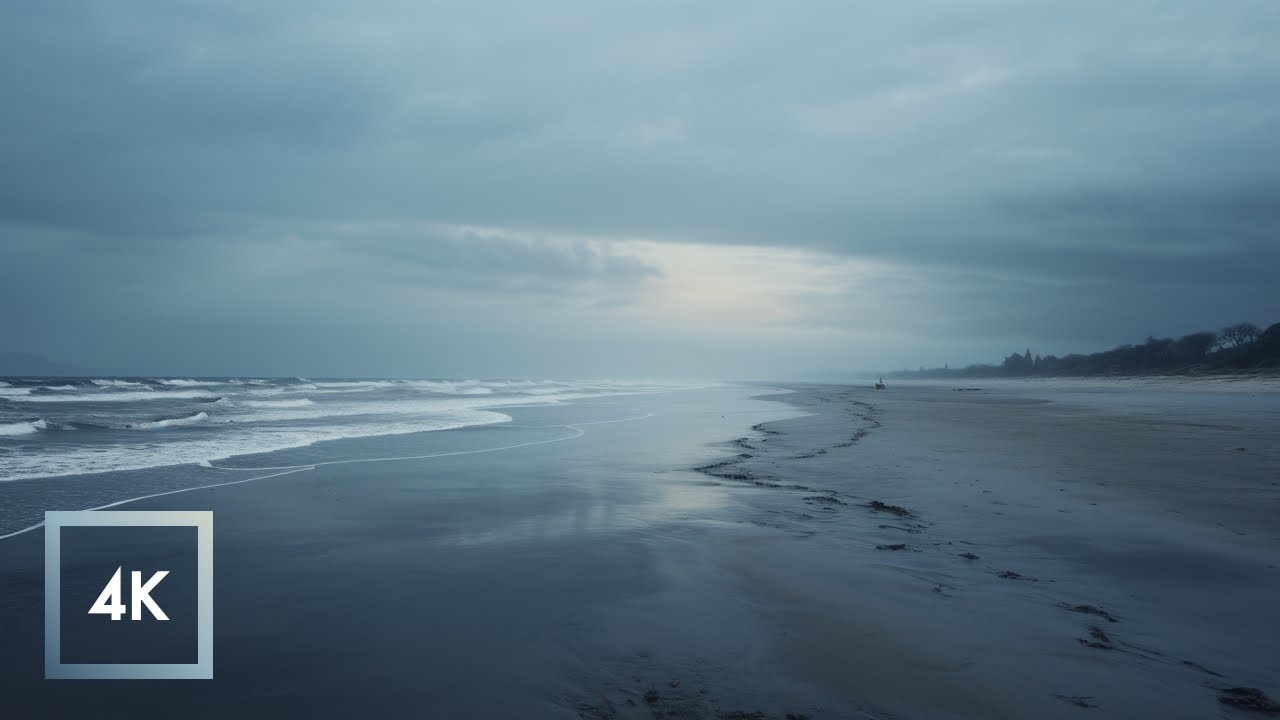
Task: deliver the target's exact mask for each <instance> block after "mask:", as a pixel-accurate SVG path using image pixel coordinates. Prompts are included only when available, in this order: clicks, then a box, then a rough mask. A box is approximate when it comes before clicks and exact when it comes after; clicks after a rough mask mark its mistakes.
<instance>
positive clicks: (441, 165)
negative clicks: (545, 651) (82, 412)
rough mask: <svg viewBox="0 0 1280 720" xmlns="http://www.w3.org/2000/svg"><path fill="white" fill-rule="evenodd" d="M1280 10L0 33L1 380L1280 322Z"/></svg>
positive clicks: (659, 16) (709, 351) (678, 17)
mask: <svg viewBox="0 0 1280 720" xmlns="http://www.w3.org/2000/svg"><path fill="white" fill-rule="evenodd" d="M1277 38H1280V3H1277V2H1275V0H1259V1H1257V2H1247V1H1240V2H1236V1H1233V0H1214V1H1213V2H1193V1H1186V2H1176V3H1175V2H1167V1H1161V2H1143V1H1141V0H1130V1H1129V2H1125V3H1115V2H1081V1H1078V0H1077V1H1074V2H1059V3H1041V2H1032V1H1029V0H1013V1H1010V2H994V1H992V2H986V1H979V2H956V1H955V0H936V1H932V2H924V1H921V2H909V3H907V2H903V3H888V2H880V3H856V2H831V3H791V2H787V3H783V2H768V3H747V2H736V1H735V2H723V3H712V2H706V3H690V2H660V1H654V0H649V1H647V2H643V3H636V4H633V5H624V4H621V3H613V2H558V1H556V0H545V1H543V2H524V1H521V2H511V3H505V2H465V3H463V2H456V3H449V4H439V5H437V4H435V3H428V2H420V1H413V2H382V3H373V2H358V3H357V2H326V1H324V0H305V1H302V0H299V1H295V2H287V1H273V2H228V1H227V0H217V1H214V2H203V3H200V2H196V3H175V2H171V1H170V0H164V1H157V2H88V1H84V2H49V1H48V0H7V1H6V2H4V3H3V4H0V91H2V95H0V351H4V350H23V351H28V352H36V353H41V354H44V355H47V356H49V357H52V358H54V359H56V360H59V361H61V362H63V363H67V364H71V365H75V366H78V367H83V368H93V369H95V370H99V369H102V370H109V371H113V372H118V373H129V374H134V373H136V374H173V375H182V374H216V375H224V374H286V375H293V374H302V375H409V376H454V377H457V376H552V377H572V376H593V377H594V376H632V377H636V376H640V377H674V376H698V377H746V376H754V377H764V376H768V377H779V376H791V375H797V374H804V373H814V372H826V371H841V370H870V371H876V370H891V369H895V368H898V367H903V366H916V365H920V364H928V365H933V364H941V363H943V362H950V363H952V364H953V365H954V364H956V363H965V362H973V361H978V360H999V358H1000V357H1001V356H1002V355H1004V354H1007V352H1009V351H1010V350H1014V349H1022V348H1025V347H1027V346H1030V347H1031V348H1032V350H1033V351H1034V352H1045V353H1048V352H1059V353H1060V352H1063V351H1069V350H1083V351H1091V350H1097V349H1103V348H1106V347H1110V346H1112V345H1115V344H1118V343H1121V342H1128V341H1140V340H1141V339H1142V338H1144V337H1145V336H1147V335H1149V334H1156V335H1180V334H1184V333H1187V332H1191V331H1194V330H1199V329H1213V328H1217V327H1220V326H1222V325H1224V324H1226V323H1228V322H1234V321H1239V320H1250V321H1253V322H1256V323H1259V324H1262V325H1264V326H1265V325H1266V324H1269V323H1271V322H1275V321H1280V292H1277V287H1278V286H1280V283H1277V281H1276V278H1277V269H1278V268H1280V42H1277Z"/></svg>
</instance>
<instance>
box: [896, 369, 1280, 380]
mask: <svg viewBox="0 0 1280 720" xmlns="http://www.w3.org/2000/svg"><path fill="white" fill-rule="evenodd" d="M884 376H885V377H887V378H891V379H895V380H948V379H956V380H1061V379H1064V378H1077V379H1081V380H1096V379H1116V380H1123V379H1125V378H1156V377H1168V378H1219V379H1222V378H1233V377H1237V378H1241V379H1248V378H1280V367H1267V368H1253V369H1248V370H1245V369H1241V368H1222V369H1214V370H1192V371H1187V370H1172V371H1170V370H1152V371H1149V372H1116V373H1089V374H1082V373H1074V374H1069V373H1054V374H1044V375H1040V374H1036V375H1003V374H1000V373H983V372H969V371H966V370H924V371H920V370H898V371H896V372H891V373H885V374H884Z"/></svg>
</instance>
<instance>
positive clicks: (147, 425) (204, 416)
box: [125, 412, 209, 430]
mask: <svg viewBox="0 0 1280 720" xmlns="http://www.w3.org/2000/svg"><path fill="white" fill-rule="evenodd" d="M208 419H209V414H208V413H206V412H198V413H194V414H192V415H186V416H183V417H176V418H163V419H160V420H150V421H147V422H140V423H131V424H129V425H126V426H125V427H126V428H127V429H129V430H157V429H159V428H170V427H181V426H183V425H194V424H195V423H199V422H204V421H205V420H208Z"/></svg>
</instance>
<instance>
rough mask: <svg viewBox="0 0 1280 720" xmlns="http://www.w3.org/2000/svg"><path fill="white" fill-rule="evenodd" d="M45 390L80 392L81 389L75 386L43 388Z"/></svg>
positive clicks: (47, 386) (46, 386)
mask: <svg viewBox="0 0 1280 720" xmlns="http://www.w3.org/2000/svg"><path fill="white" fill-rule="evenodd" d="M43 389H45V390H79V389H80V388H78V387H76V386H75V385H45V386H43Z"/></svg>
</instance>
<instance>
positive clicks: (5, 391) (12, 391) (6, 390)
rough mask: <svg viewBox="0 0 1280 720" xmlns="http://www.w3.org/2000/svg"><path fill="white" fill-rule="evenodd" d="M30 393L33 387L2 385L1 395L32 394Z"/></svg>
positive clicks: (9, 396)
mask: <svg viewBox="0 0 1280 720" xmlns="http://www.w3.org/2000/svg"><path fill="white" fill-rule="evenodd" d="M30 394H31V388H16V387H0V397H8V398H12V397H17V396H19V395H30Z"/></svg>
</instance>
